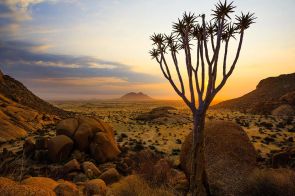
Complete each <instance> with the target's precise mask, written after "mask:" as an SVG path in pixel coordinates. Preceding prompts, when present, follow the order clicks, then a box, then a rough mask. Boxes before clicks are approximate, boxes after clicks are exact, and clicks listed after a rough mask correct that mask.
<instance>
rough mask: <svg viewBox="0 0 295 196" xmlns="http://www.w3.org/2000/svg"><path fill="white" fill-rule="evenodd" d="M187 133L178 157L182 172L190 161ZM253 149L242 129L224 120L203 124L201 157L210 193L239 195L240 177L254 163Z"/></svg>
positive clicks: (188, 169) (188, 168)
mask: <svg viewBox="0 0 295 196" xmlns="http://www.w3.org/2000/svg"><path fill="white" fill-rule="evenodd" d="M191 142H192V133H190V134H189V135H188V136H187V137H186V139H185V142H184V143H183V145H182V149H181V155H180V161H181V167H182V168H183V169H184V171H185V172H186V174H187V175H188V174H189V173H190V168H191V167H190V165H191V161H190V160H191V159H190V154H191ZM256 157H257V154H256V151H255V149H254V147H253V145H252V144H251V142H250V140H249V138H248V136H247V134H246V133H245V132H244V130H243V129H242V128H241V127H240V126H238V125H236V124H234V123H232V122H225V121H212V122H211V121H210V122H207V124H206V126H205V159H206V170H207V174H208V179H209V184H210V189H212V191H214V193H215V194H214V195H239V190H240V189H241V187H242V186H243V180H244V179H246V177H247V175H248V174H249V173H250V172H251V171H252V170H253V169H254V168H255V167H256Z"/></svg>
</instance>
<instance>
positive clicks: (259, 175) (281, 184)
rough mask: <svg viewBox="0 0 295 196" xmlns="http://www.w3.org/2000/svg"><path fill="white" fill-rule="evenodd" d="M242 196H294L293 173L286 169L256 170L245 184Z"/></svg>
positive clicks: (294, 182)
mask: <svg viewBox="0 0 295 196" xmlns="http://www.w3.org/2000/svg"><path fill="white" fill-rule="evenodd" d="M242 195H244V196H282V195H284V196H294V195H295V172H294V171H292V170H290V169H286V168H281V169H257V170H254V171H253V173H252V174H251V175H250V177H249V179H248V181H247V182H246V186H245V189H244V190H243V194H242Z"/></svg>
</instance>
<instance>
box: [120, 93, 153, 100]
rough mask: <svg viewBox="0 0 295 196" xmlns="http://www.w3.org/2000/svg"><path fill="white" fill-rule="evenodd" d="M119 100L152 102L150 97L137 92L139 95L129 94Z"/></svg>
mask: <svg viewBox="0 0 295 196" xmlns="http://www.w3.org/2000/svg"><path fill="white" fill-rule="evenodd" d="M120 100H124V101H128V100H131V101H147V100H153V99H152V98H151V97H150V96H148V95H146V94H144V93H142V92H139V93H134V92H131V93H127V94H126V95H123V96H122V97H121V98H120Z"/></svg>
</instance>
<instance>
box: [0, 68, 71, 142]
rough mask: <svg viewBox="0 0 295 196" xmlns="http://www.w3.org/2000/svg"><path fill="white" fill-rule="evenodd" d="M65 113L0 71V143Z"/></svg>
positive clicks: (47, 123) (50, 121)
mask: <svg viewBox="0 0 295 196" xmlns="http://www.w3.org/2000/svg"><path fill="white" fill-rule="evenodd" d="M67 115H69V113H68V112H66V111H64V110H61V109H59V108H57V107H54V106H52V105H51V104H49V103H47V102H45V101H43V100H42V99H40V98H39V97H37V96H36V95H34V94H33V93H32V92H31V91H29V90H28V89H27V88H26V87H25V86H24V85H23V84H22V83H20V82H19V81H17V80H15V79H13V78H11V77H10V76H7V75H3V74H2V72H1V71H0V143H3V142H6V141H7V140H11V139H16V138H20V137H25V136H27V135H28V134H29V133H30V132H35V131H37V130H39V129H41V128H42V127H43V126H45V125H49V124H53V123H55V122H56V120H57V119H59V118H62V117H64V116H67Z"/></svg>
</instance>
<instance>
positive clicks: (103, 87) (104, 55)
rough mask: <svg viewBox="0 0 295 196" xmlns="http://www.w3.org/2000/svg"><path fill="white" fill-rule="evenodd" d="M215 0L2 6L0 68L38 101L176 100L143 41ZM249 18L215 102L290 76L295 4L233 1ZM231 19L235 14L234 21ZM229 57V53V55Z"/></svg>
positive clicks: (9, 0)
mask: <svg viewBox="0 0 295 196" xmlns="http://www.w3.org/2000/svg"><path fill="white" fill-rule="evenodd" d="M216 3H217V0H206V1H205V0H1V1H0V69H1V70H2V71H3V72H4V73H5V74H8V75H11V76H13V77H14V78H16V79H17V80H20V81H21V82H23V83H24V84H25V85H26V86H27V87H28V88H29V89H31V90H32V91H33V92H34V93H35V94H37V95H38V96H40V97H41V98H44V99H51V100H53V99H93V98H98V99H104V98H116V97H118V96H121V95H122V94H125V93H127V92H130V91H135V92H138V91H142V92H144V93H146V94H149V95H150V96H152V97H155V98H162V99H177V98H178V97H177V95H176V94H175V93H174V91H173V89H172V88H171V87H170V85H169V84H168V82H167V81H166V80H165V79H164V78H163V76H162V74H161V71H160V68H159V66H158V65H157V63H156V62H155V61H153V60H151V58H150V56H149V54H148V51H149V50H150V49H151V47H152V46H151V41H150V40H149V36H150V35H151V34H153V33H154V32H163V33H170V32H171V26H172V22H175V21H176V20H177V18H179V17H181V15H182V13H183V12H184V11H192V12H195V13H197V14H200V13H205V14H206V15H208V16H209V14H210V10H211V9H213V8H214V4H216ZM234 5H236V6H237V9H236V11H237V14H239V13H240V12H241V11H245V12H248V11H251V12H255V15H256V17H257V20H256V24H254V25H253V26H252V27H251V28H250V29H249V30H247V31H246V35H245V41H244V45H243V49H242V54H241V57H240V59H239V62H238V64H237V68H236V70H235V72H234V74H233V76H232V77H231V78H230V80H229V81H228V83H227V85H226V86H225V88H224V89H223V90H222V92H221V93H220V94H219V96H218V99H229V98H234V97H238V96H241V95H243V94H245V93H247V92H249V91H251V90H253V89H255V86H256V85H257V83H258V82H259V81H260V80H261V79H263V78H266V77H270V76H277V75H280V74H284V73H291V72H295V38H294V35H295V22H294V18H295V12H294V8H295V1H294V0H282V1H278V0H236V1H234ZM233 18H234V15H233ZM230 52H231V53H233V52H234V47H233V50H231V51H230Z"/></svg>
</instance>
